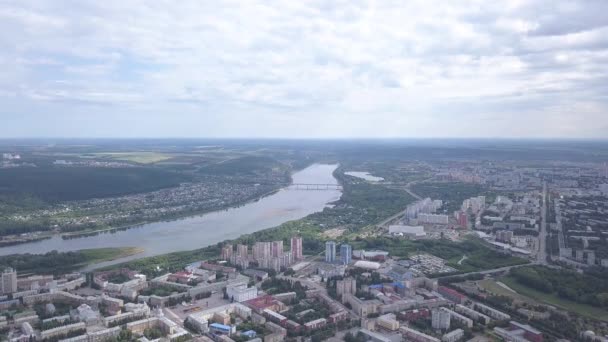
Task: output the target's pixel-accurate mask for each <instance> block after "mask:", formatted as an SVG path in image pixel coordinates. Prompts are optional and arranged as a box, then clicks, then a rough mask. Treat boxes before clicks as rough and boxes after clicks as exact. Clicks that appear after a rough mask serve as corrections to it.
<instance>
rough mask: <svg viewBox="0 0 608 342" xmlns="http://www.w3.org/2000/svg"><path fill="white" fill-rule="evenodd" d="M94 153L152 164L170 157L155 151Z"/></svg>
mask: <svg viewBox="0 0 608 342" xmlns="http://www.w3.org/2000/svg"><path fill="white" fill-rule="evenodd" d="M95 154H96V155H99V156H107V157H110V158H112V159H115V160H124V161H130V162H133V163H139V164H153V163H158V162H160V161H163V160H167V159H171V158H172V157H171V156H170V155H167V154H163V153H157V152H105V153H95Z"/></svg>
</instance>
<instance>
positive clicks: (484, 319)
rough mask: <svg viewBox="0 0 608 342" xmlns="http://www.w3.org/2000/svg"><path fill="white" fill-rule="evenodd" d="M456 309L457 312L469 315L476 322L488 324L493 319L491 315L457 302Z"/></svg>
mask: <svg viewBox="0 0 608 342" xmlns="http://www.w3.org/2000/svg"><path fill="white" fill-rule="evenodd" d="M455 309H456V312H458V313H460V314H462V315H464V316H467V317H469V318H470V319H472V320H473V321H475V322H481V323H482V324H488V323H490V321H491V319H490V317H489V316H487V315H484V314H482V313H481V312H477V311H475V310H473V309H471V308H469V307H467V306H464V305H461V304H457V305H456V308H455Z"/></svg>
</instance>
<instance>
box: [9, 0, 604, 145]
mask: <svg viewBox="0 0 608 342" xmlns="http://www.w3.org/2000/svg"><path fill="white" fill-rule="evenodd" d="M607 13H608V1H605V0H584V1H583V0H581V1H559V0H538V1H533V0H530V1H476V0H472V1H465V0H463V1H443V0H441V1H429V0H424V1H402V0H399V1H391V0H380V1H358V0H346V1H338V0H335V1H326V0H323V1H315V0H312V1H290V0H284V1H278V0H277V1H273V0H261V1H255V0H246V1H242V0H235V1H223V0H194V1H190V0H180V1H163V0H154V1H143V0H142V1H138V0H120V1H115V0H104V1H97V0H95V1H86V0H72V1H67V0H65V1H64V0H18V1H7V0H0V70H2V72H0V138H11V137H268V138H272V137H281V138H332V137H337V138H352V137H365V138H389V137H390V138H397V137H399V138H419V137H500V138H520V137H526V138H552V137H557V138H608V15H606V14H607Z"/></svg>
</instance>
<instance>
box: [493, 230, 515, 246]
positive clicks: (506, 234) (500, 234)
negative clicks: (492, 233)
mask: <svg viewBox="0 0 608 342" xmlns="http://www.w3.org/2000/svg"><path fill="white" fill-rule="evenodd" d="M511 239H513V231H512V230H499V231H497V232H496V241H498V242H504V243H511Z"/></svg>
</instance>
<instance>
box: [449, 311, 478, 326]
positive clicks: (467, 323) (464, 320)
mask: <svg viewBox="0 0 608 342" xmlns="http://www.w3.org/2000/svg"><path fill="white" fill-rule="evenodd" d="M441 310H444V311H445V312H447V313H449V314H450V319H451V320H452V321H456V322H459V323H460V324H462V325H464V326H466V327H467V328H472V327H473V320H472V319H470V318H468V317H465V316H463V315H461V314H459V313H458V312H455V311H452V310H450V309H448V308H441Z"/></svg>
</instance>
